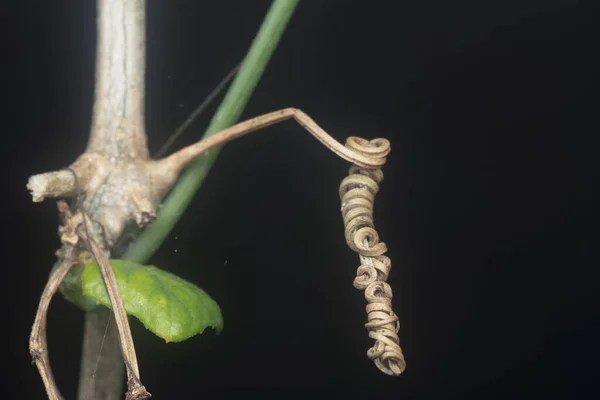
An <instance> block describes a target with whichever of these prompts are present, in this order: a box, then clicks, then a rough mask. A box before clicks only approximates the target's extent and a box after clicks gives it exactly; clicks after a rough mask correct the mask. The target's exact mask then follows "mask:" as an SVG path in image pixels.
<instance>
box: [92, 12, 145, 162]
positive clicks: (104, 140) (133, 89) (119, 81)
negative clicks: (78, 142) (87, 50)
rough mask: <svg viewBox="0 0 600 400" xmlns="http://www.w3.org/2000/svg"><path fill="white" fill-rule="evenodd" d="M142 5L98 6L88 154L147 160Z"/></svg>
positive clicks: (143, 18)
mask: <svg viewBox="0 0 600 400" xmlns="http://www.w3.org/2000/svg"><path fill="white" fill-rule="evenodd" d="M145 9H146V4H145V1H144V0H127V1H124V0H98V16H97V24H98V37H97V46H96V86H95V91H96V94H95V101H94V111H93V120H92V131H91V133H90V139H89V142H88V148H87V152H98V153H102V154H104V155H107V156H112V157H127V156H128V157H130V158H142V159H147V158H148V146H147V138H146V132H145V125H144V84H145V67H146V64H145V63H146V31H145V30H146V15H145Z"/></svg>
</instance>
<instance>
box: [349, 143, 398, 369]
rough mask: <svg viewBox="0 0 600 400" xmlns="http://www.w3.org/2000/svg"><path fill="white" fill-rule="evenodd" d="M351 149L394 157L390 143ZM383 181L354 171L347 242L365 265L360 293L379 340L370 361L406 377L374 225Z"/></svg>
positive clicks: (371, 172) (375, 172)
mask: <svg viewBox="0 0 600 400" xmlns="http://www.w3.org/2000/svg"><path fill="white" fill-rule="evenodd" d="M346 147H347V148H349V149H351V150H353V151H354V152H356V153H360V154H361V155H363V156H366V157H369V158H372V159H379V160H381V159H383V160H385V156H387V155H388V153H389V152H390V143H389V141H387V140H386V139H373V140H371V141H368V140H365V139H362V138H357V137H349V138H348V139H347V141H346ZM374 164H375V163H374ZM379 164H381V162H380V163H379ZM382 180H383V173H382V172H381V169H379V168H378V167H376V166H374V167H373V168H365V167H359V166H357V165H352V166H351V167H350V171H349V175H348V176H347V177H346V178H344V180H343V181H342V183H341V184H340V188H339V194H340V199H341V201H342V216H343V218H344V226H345V235H346V242H347V243H348V246H349V247H350V248H351V249H352V250H354V251H355V252H357V253H358V255H359V256H360V261H361V265H360V267H359V268H358V270H357V276H356V278H355V279H354V287H356V288H357V289H359V290H364V292H365V298H366V300H367V320H368V322H367V324H366V325H365V327H366V328H367V330H368V331H369V337H370V338H372V339H374V340H375V344H374V345H373V347H371V348H370V349H369V350H368V351H367V355H368V357H369V358H370V359H371V360H373V361H374V362H375V365H376V366H377V367H378V368H379V369H380V370H381V371H383V372H384V373H386V374H388V375H400V374H401V373H402V372H403V371H404V369H405V368H406V362H405V361H404V355H403V354H402V349H401V348H400V339H399V337H398V330H399V329H400V322H399V320H398V316H397V315H396V314H395V313H394V311H393V310H392V289H391V288H390V285H389V284H388V283H387V282H386V280H387V278H388V275H389V273H390V269H391V266H392V264H391V261H390V259H389V258H388V257H386V256H385V255H384V254H385V253H386V252H387V247H386V245H385V243H383V242H380V241H379V235H378V234H377V231H376V230H375V226H374V223H373V203H374V201H375V195H376V194H377V192H378V190H379V183H380V182H381V181H382Z"/></svg>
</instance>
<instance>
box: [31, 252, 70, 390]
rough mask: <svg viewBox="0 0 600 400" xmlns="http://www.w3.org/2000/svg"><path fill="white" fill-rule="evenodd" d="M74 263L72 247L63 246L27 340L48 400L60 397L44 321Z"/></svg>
mask: <svg viewBox="0 0 600 400" xmlns="http://www.w3.org/2000/svg"><path fill="white" fill-rule="evenodd" d="M74 263H75V259H74V257H73V247H72V246H65V248H64V254H63V260H62V262H60V265H59V266H58V268H57V269H56V270H55V271H54V272H53V273H52V274H51V275H50V278H49V279H48V282H47V283H46V287H45V288H44V291H43V292H42V297H41V299H40V303H39V305H38V310H37V313H36V315H35V321H34V323H33V327H32V328H31V336H30V338H29V353H30V354H31V357H32V359H33V362H34V363H35V365H36V367H37V369H38V371H39V373H40V376H41V377H42V381H43V382H44V386H45V388H46V393H47V394H48V398H49V399H50V400H61V399H62V396H61V394H60V392H59V391H58V387H57V386H56V383H55V382H54V377H53V375H52V369H51V368H50V359H49V357H48V345H47V341H46V321H47V319H48V307H49V306H50V301H51V300H52V296H54V293H56V291H57V290H58V287H59V286H60V283H61V282H62V280H63V279H64V278H65V276H66V275H67V273H68V272H69V269H70V268H71V267H72V266H73V264H74Z"/></svg>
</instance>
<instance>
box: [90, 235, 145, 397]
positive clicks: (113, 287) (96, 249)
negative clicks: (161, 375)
mask: <svg viewBox="0 0 600 400" xmlns="http://www.w3.org/2000/svg"><path fill="white" fill-rule="evenodd" d="M84 226H85V225H83V226H81V228H80V229H79V235H80V236H82V237H85V235H86V233H85V228H84ZM86 239H87V242H88V244H89V246H90V248H91V251H92V253H93V254H94V258H95V259H96V262H97V263H98V267H99V269H100V273H101V274H102V279H103V280H104V284H105V286H106V291H107V292H108V296H109V298H110V302H111V305H112V309H113V311H114V314H115V320H116V322H117V328H118V330H119V339H120V343H121V350H122V354H123V358H124V361H125V365H126V366H127V386H128V391H127V398H128V399H129V398H131V399H145V398H148V397H150V393H148V392H147V391H146V388H145V387H144V386H143V385H142V383H141V381H140V371H139V367H138V362H137V357H136V354H135V346H134V344H133V337H132V336H131V328H130V326H129V321H128V320H127V313H126V311H125V306H124V305H123V299H122V298H121V293H120V290H119V286H118V284H117V279H116V277H115V273H114V272H113V270H112V267H111V266H110V263H109V261H108V257H107V256H106V255H105V254H104V252H103V250H102V248H100V246H98V244H97V243H96V242H95V241H94V239H92V238H91V237H90V238H86Z"/></svg>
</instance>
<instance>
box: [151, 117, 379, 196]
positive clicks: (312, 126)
mask: <svg viewBox="0 0 600 400" xmlns="http://www.w3.org/2000/svg"><path fill="white" fill-rule="evenodd" d="M292 118H293V119H294V120H295V121H296V122H298V123H299V124H300V125H302V127H304V128H305V129H306V130H307V131H308V132H310V133H311V134H312V135H313V136H314V137H315V138H317V139H318V140H319V141H320V142H321V143H322V144H323V145H324V146H325V147H327V148H328V149H329V150H331V151H333V152H334V153H335V154H337V155H338V156H339V157H341V158H343V159H344V160H347V161H350V162H352V163H354V164H356V165H359V166H363V167H371V168H372V167H377V166H381V165H383V164H384V163H385V158H377V157H373V156H372V155H371V154H370V153H369V152H362V153H358V152H356V151H353V150H352V149H350V148H347V147H344V146H343V145H342V144H341V143H339V142H338V141H336V140H335V139H334V138H332V137H331V136H330V135H329V134H328V133H327V132H325V130H323V128H321V127H320V126H319V125H317V124H316V123H315V122H314V121H313V120H312V118H310V117H309V116H308V115H306V114H305V113H304V112H302V111H301V110H298V109H296V108H285V109H283V110H279V111H274V112H271V113H268V114H264V115H261V116H259V117H256V118H252V119H249V120H247V121H244V122H241V123H239V124H236V125H233V126H231V127H229V128H227V129H225V130H223V131H221V132H219V133H216V134H214V135H212V136H210V137H208V138H206V139H204V140H201V141H199V142H197V143H195V144H192V145H190V146H188V147H185V148H183V149H181V150H179V151H178V152H176V153H174V154H172V155H170V156H169V157H167V158H164V159H162V160H159V161H156V162H154V165H153V166H152V167H151V168H150V169H151V171H152V172H153V173H154V179H153V182H157V183H160V185H159V186H160V187H167V186H168V184H167V182H172V181H173V180H174V178H173V177H175V178H176V177H177V176H178V175H179V173H180V172H181V171H182V170H183V169H184V168H185V167H186V166H187V165H188V164H189V163H190V162H191V161H192V160H194V159H195V158H196V157H198V156H200V155H202V154H205V153H206V152H208V151H209V150H211V149H213V148H215V147H217V146H220V145H222V144H224V143H227V142H229V141H231V140H233V139H237V138H239V137H241V136H244V135H247V134H249V133H252V132H255V131H257V130H259V129H263V128H266V127H268V126H270V125H274V124H276V123H278V122H282V121H285V120H288V119H292ZM380 143H381V142H380V141H379V139H375V141H374V142H373V146H374V147H375V148H376V147H377V146H379V145H380ZM163 180H164V182H163Z"/></svg>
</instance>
